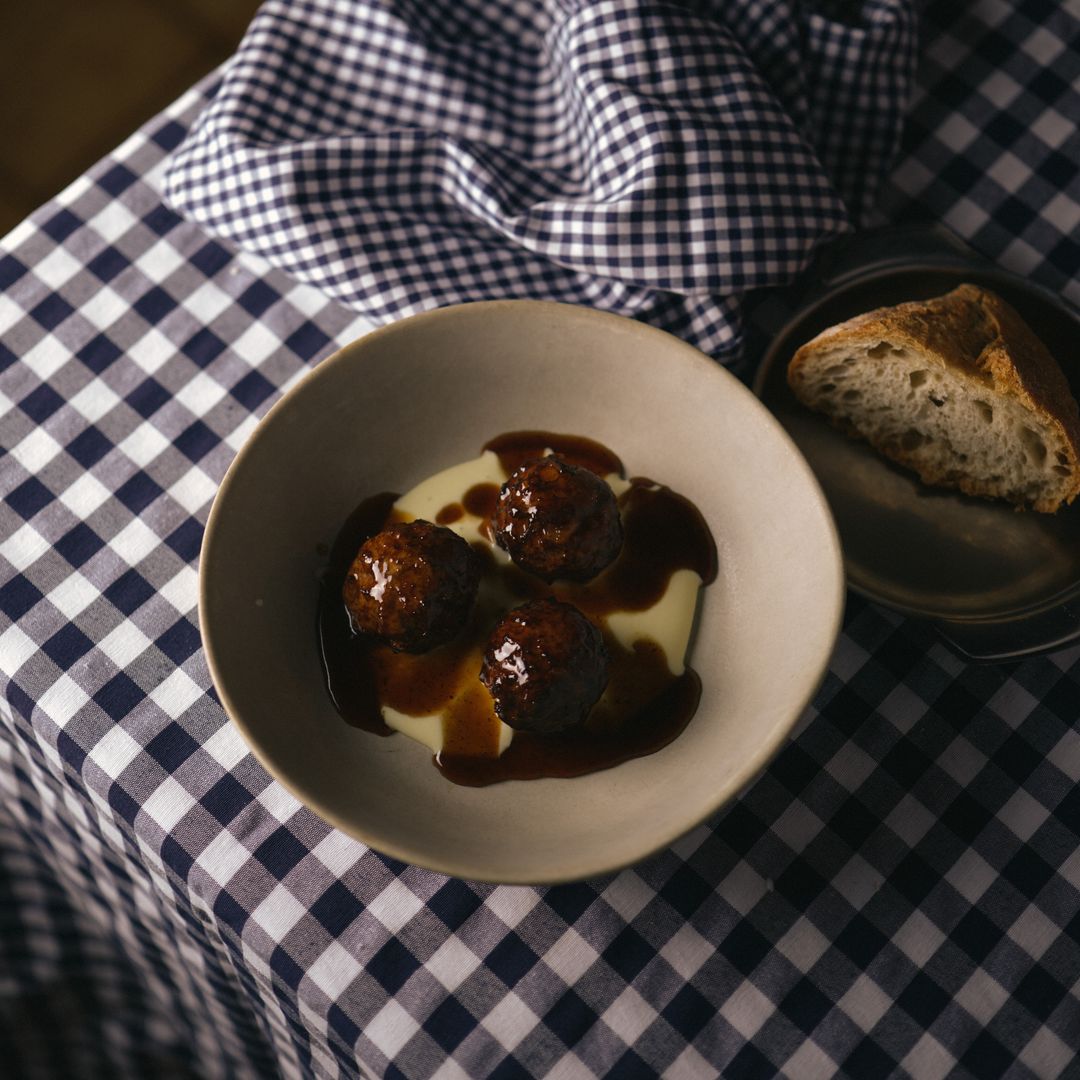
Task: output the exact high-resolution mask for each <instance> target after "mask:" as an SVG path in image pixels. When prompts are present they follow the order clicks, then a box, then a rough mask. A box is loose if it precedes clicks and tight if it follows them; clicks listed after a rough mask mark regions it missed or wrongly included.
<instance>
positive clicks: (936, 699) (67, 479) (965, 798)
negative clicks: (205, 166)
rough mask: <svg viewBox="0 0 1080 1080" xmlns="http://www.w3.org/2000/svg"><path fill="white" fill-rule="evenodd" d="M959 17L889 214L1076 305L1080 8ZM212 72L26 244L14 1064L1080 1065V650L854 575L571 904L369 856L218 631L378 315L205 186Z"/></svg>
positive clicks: (807, 1069) (3, 392)
mask: <svg viewBox="0 0 1080 1080" xmlns="http://www.w3.org/2000/svg"><path fill="white" fill-rule="evenodd" d="M955 8H956V9H959V8H963V9H964V12H963V13H962V14H958V13H957V11H956V10H954V6H953V5H946V4H944V3H931V4H929V5H928V6H927V7H926V9H925V11H924V14H923V43H922V51H921V55H922V61H921V68H920V75H919V80H918V90H917V93H916V96H915V99H914V101H913V102H912V104H911V109H910V116H909V120H908V124H907V130H906V134H905V137H904V143H903V148H902V153H901V155H900V158H899V160H898V163H897V165H896V168H895V170H894V171H893V174H892V176H891V178H890V180H889V182H888V184H887V185H886V189H885V191H884V193H883V195H882V198H881V199H880V201H879V205H878V212H877V218H878V219H879V220H881V221H896V222H905V221H927V220H929V221H938V222H942V223H944V224H946V225H947V226H948V227H950V228H951V229H952V230H954V231H955V232H956V233H957V234H959V235H960V236H962V237H963V238H964V239H966V240H967V241H968V242H969V243H970V244H971V245H972V246H973V247H974V248H975V249H976V250H977V251H979V252H981V253H982V254H984V255H986V256H987V257H989V258H991V259H993V260H995V261H996V262H998V263H999V264H1001V265H1002V266H1005V267H1007V268H1009V269H1012V270H1015V271H1017V272H1020V273H1022V274H1026V275H1029V276H1030V277H1031V278H1033V279H1034V280H1037V281H1039V282H1041V283H1042V284H1044V285H1046V286H1048V287H1050V288H1052V289H1055V290H1058V291H1059V292H1061V293H1062V295H1064V296H1066V297H1068V298H1069V299H1071V300H1072V301H1074V302H1078V303H1080V172H1078V166H1077V162H1078V161H1080V129H1078V125H1077V121H1078V119H1080V11H1078V10H1077V8H1076V6H1075V5H1074V4H1069V3H1066V4H1064V5H1062V4H1057V3H1051V2H1049V0H1024V2H1022V3H1017V4H1006V3H1004V2H1001V0H978V2H977V3H973V4H970V5H955ZM213 90H214V83H213V81H212V80H211V81H210V82H207V83H205V84H203V85H200V86H199V87H196V88H195V89H194V90H193V91H191V92H190V93H189V94H187V95H186V96H185V97H184V98H182V99H181V100H180V101H178V102H177V103H176V104H175V105H174V106H173V107H172V108H170V109H169V110H167V111H166V112H165V113H164V114H162V115H161V116H159V117H157V118H156V119H155V120H153V121H152V122H151V123H149V124H148V125H146V126H145V127H144V128H143V129H141V130H140V131H138V132H137V133H136V134H134V135H133V136H132V137H131V138H130V139H129V140H128V141H127V142H125V143H124V144H123V145H122V146H121V147H119V148H118V149H117V150H116V152H115V153H113V154H112V155H110V156H109V157H108V158H107V159H106V160H104V161H102V162H101V163H100V164H99V165H97V166H96V167H95V168H93V169H92V170H90V171H89V172H88V173H87V174H86V175H85V176H83V177H81V178H80V179H79V180H78V181H76V182H75V183H74V184H73V185H72V186H71V187H69V188H68V189H67V190H65V191H64V192H62V193H61V194H60V195H58V196H57V197H56V198H55V199H54V200H52V201H51V202H50V203H48V204H47V205H45V206H44V207H42V208H41V209H40V210H39V211H38V212H37V213H35V214H34V215H33V216H32V217H31V218H30V219H29V220H28V221H27V222H25V223H24V224H22V225H21V226H19V227H18V228H17V229H16V230H15V231H14V232H13V233H12V234H10V235H9V236H8V237H7V238H6V240H4V241H3V244H2V250H0V449H2V456H0V496H2V499H3V502H2V506H0V687H2V689H3V695H2V697H0V792H2V798H0V1024H2V1029H0V1030H2V1031H3V1045H4V1047H5V1052H6V1057H5V1066H6V1068H7V1070H8V1072H7V1074H8V1075H12V1076H16V1077H21V1076H34V1075H44V1076H65V1077H77V1076H125V1077H131V1076H154V1077H161V1076H165V1077H174V1076H175V1077H195V1076H198V1077H246V1076H252V1077H266V1076H274V1075H281V1076H343V1077H354V1076H357V1075H360V1076H365V1077H367V1076H388V1077H428V1076H440V1077H451V1076H459V1077H460V1076H470V1077H476V1076H491V1077H502V1078H507V1077H514V1076H531V1075H553V1076H559V1077H585V1076H594V1075H611V1076H617V1077H639V1076H640V1077H645V1076H654V1075H659V1074H663V1075H665V1076H669V1077H678V1078H693V1077H701V1076H709V1075H716V1074H719V1073H721V1072H722V1073H723V1074H724V1075H725V1076H731V1077H751V1076H753V1077H760V1076H774V1075H781V1076H788V1077H796V1078H800V1080H801V1078H806V1077H816V1076H832V1075H838V1074H839V1075H845V1076H853V1077H862V1076H884V1075H897V1076H913V1077H917V1078H919V1080H924V1078H933V1077H944V1076H974V1077H989V1076H995V1077H996V1076H1010V1077H1030V1076H1037V1077H1051V1076H1061V1075H1074V1076H1075V1075H1080V1059H1078V1056H1077V1048H1078V1047H1080V983H1078V972H1080V850H1078V848H1080V787H1078V785H1077V781H1078V780H1080V731H1078V726H1077V719H1078V715H1080V648H1076V647H1073V648H1069V649H1065V650H1062V651H1060V652H1057V653H1056V654H1053V655H1049V656H1045V657H1042V658H1038V659H1030V660H1027V661H1025V662H1022V663H1016V664H1013V665H1007V666H1006V665H998V666H992V665H971V664H965V663H964V662H962V661H961V660H960V659H959V658H958V657H957V656H956V655H954V654H953V653H951V652H950V651H949V649H948V648H947V647H946V646H945V645H944V644H943V643H942V642H940V641H939V640H937V639H936V638H935V637H934V636H933V635H932V634H931V633H930V632H929V631H928V630H927V629H926V628H924V627H922V626H920V625H919V624H917V623H915V622H911V621H907V620H905V619H903V618H901V617H900V616H898V615H895V614H893V613H890V612H888V611H885V610H882V609H879V608H877V607H874V606H873V605H871V604H868V603H866V602H864V601H861V600H859V599H858V598H857V597H855V596H851V597H849V602H848V610H847V615H846V619H845V623H844V627H843V632H842V634H841V637H840V639H839V642H838V644H837V647H836V651H835V654H834V656H833V658H832V661H831V663H830V665H829V670H828V673H827V676H826V678H825V681H824V683H823V685H822V687H821V689H820V691H819V692H818V694H817V696H816V697H815V699H814V701H813V703H812V706H811V707H810V708H809V709H808V710H807V712H806V714H805V716H804V717H803V718H802V720H801V722H800V724H799V726H798V729H797V730H796V732H795V733H794V735H793V737H792V738H791V740H790V741H789V743H788V744H787V745H786V746H785V747H784V749H783V751H782V752H781V753H780V755H779V756H778V757H777V758H776V760H775V761H774V762H773V763H772V765H771V766H770V767H769V769H768V770H767V772H766V773H765V774H764V775H763V776H762V777H761V778H760V779H759V780H758V781H757V782H756V783H755V784H754V785H753V786H752V787H751V788H750V789H749V790H748V791H746V792H745V793H744V794H743V796H742V797H741V798H739V799H738V800H737V801H736V802H735V803H734V804H733V805H731V806H730V807H729V808H728V809H727V810H726V811H725V812H723V813H722V814H720V815H719V816H717V817H716V818H714V819H713V820H710V821H708V822H706V823H704V824H703V825H701V826H700V827H698V828H697V829H695V830H694V831H692V832H691V833H690V834H689V835H687V836H685V837H684V838H683V839H681V840H680V841H679V842H678V843H677V844H675V845H674V846H673V847H672V848H671V849H670V850H668V851H666V852H664V853H662V854H660V855H658V856H655V857H653V858H651V859H649V860H648V861H646V862H645V863H643V864H641V865H640V866H637V867H635V868H633V869H630V870H627V871H624V872H622V873H619V874H616V875H612V876H608V877H605V878H602V879H596V880H590V881H585V882H580V883H577V884H570V885H563V886H558V887H553V888H546V889H534V888H510V887H491V886H484V885H479V884H476V883H470V882H465V881H458V880H454V879H448V878H445V877H441V876H439V875H435V874H431V873H428V872H425V871H422V870H419V869H417V868H415V867H410V866H406V865H403V864H401V863H398V862H395V861H394V860H392V859H388V858H385V857H383V856H381V855H379V854H378V853H376V852H373V851H370V850H368V849H366V848H365V847H364V846H363V845H361V844H360V843H358V842H356V841H353V840H351V839H349V838H348V837H346V836H344V835H343V834H341V833H339V832H337V831H335V830H334V829H332V828H330V827H329V826H328V825H327V824H325V823H324V822H322V821H321V820H320V819H318V818H317V817H316V816H315V815H314V814H312V813H311V812H309V811H308V810H306V809H305V808H304V807H303V806H301V805H300V804H298V803H297V802H296V801H295V800H294V799H293V798H292V797H291V796H290V795H289V794H288V793H286V792H285V791H284V790H283V789H282V788H281V787H280V786H279V785H278V784H277V783H276V782H274V781H272V780H271V779H270V778H269V776H268V775H267V774H266V773H265V772H264V771H263V770H262V769H261V767H260V766H259V765H258V764H257V763H256V762H255V761H254V759H253V758H252V756H251V755H250V753H249V752H248V751H247V748H246V746H245V744H244V742H243V741H242V739H241V738H240V736H239V734H238V733H237V732H236V730H235V729H234V728H233V727H232V725H231V724H230V723H228V722H227V721H226V719H225V717H224V715H223V712H222V710H221V708H220V705H219V703H218V701H217V699H216V698H215V695H214V692H213V689H212V687H211V683H210V679H209V676H208V673H207V669H206V664H205V662H204V659H203V656H202V653H201V650H200V642H199V634H198V629H197V615H196V581H197V556H198V550H199V543H200V540H201V535H202V528H203V524H204V523H205V520H206V516H207V512H208V509H209V506H210V503H211V501H212V499H213V496H214V492H215V490H216V486H217V484H218V482H219V481H220V479H221V477H222V475H223V474H224V471H225V469H226V467H227V466H228V463H229V461H230V460H231V458H232V457H233V455H234V454H235V452H236V450H237V449H238V447H239V446H240V445H241V444H242V443H243V441H244V439H245V438H246V437H247V436H248V435H249V434H250V432H251V430H252V428H253V427H254V425H255V423H256V422H257V418H258V417H259V416H260V415H262V414H263V413H264V412H265V411H266V409H267V408H268V407H269V406H270V404H271V403H272V402H273V401H274V400H276V398H277V397H278V396H279V395H280V394H281V392H283V391H284V390H286V389H287V388H288V387H289V386H290V385H292V384H293V383H294V382H295V381H296V380H297V379H299V378H301V377H302V376H303V375H304V373H305V372H306V371H307V370H308V369H309V368H310V366H311V365H312V364H314V363H316V362H318V361H319V360H320V359H321V358H323V357H324V356H326V355H327V354H328V353H330V352H331V351H333V350H334V349H335V348H336V347H338V346H340V345H342V344H344V343H345V342H347V341H349V340H351V339H353V338H355V337H357V336H359V335H360V334H362V333H363V332H364V331H365V330H366V329H367V328H368V324H367V323H366V322H365V320H364V319H363V318H360V317H358V316H357V315H356V314H355V313H353V312H351V311H349V310H347V309H345V308H344V307H342V306H340V305H338V304H336V303H334V302H332V301H330V300H328V299H327V298H326V297H324V296H323V295H322V294H320V293H319V292H317V291H316V290H315V289H314V288H312V287H310V286H306V285H301V284H297V283H296V282H295V281H293V280H291V279H289V278H288V277H286V276H285V275H283V274H282V273H280V272H277V271H275V270H273V269H272V268H270V267H269V266H268V265H266V264H264V263H262V262H261V261H260V260H259V259H257V258H254V257H252V256H250V255H239V254H237V253H235V252H233V251H231V250H229V249H228V248H227V247H226V246H225V245H223V244H222V243H220V242H218V241H216V240H213V239H211V238H210V237H208V236H207V235H206V234H204V233H203V232H201V231H200V230H199V229H198V228H196V227H195V226H194V225H192V224H190V223H188V222H186V221H184V220H182V219H181V218H179V217H178V216H177V215H176V214H175V213H173V212H172V211H170V210H169V209H168V208H167V207H166V206H165V205H164V203H163V201H162V197H161V180H162V175H163V169H164V167H165V162H166V160H167V155H168V154H169V153H170V151H172V150H173V149H174V148H175V147H176V146H177V145H178V144H179V142H180V141H181V139H182V137H183V135H184V132H185V131H186V130H187V128H188V127H189V125H190V124H191V122H192V120H193V118H194V117H195V116H196V115H197V114H198V112H199V111H200V110H201V109H202V108H203V107H204V105H205V103H206V101H207V99H208V96H209V95H212V93H213Z"/></svg>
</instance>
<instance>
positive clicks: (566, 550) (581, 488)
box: [492, 454, 622, 581]
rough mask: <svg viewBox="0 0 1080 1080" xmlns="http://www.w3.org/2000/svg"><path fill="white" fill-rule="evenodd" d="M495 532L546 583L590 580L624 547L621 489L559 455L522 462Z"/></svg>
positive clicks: (498, 507)
mask: <svg viewBox="0 0 1080 1080" xmlns="http://www.w3.org/2000/svg"><path fill="white" fill-rule="evenodd" d="M492 533H493V535H494V537H495V541H496V543H497V544H498V545H499V547H501V548H503V549H504V550H506V551H507V552H508V553H509V555H510V558H511V559H513V560H514V562H515V563H516V564H517V565H518V566H520V567H521V568H522V569H523V570H527V571H528V572H529V573H530V574H535V575H536V576H537V577H540V578H543V579H544V580H545V581H555V580H556V579H562V580H565V581H589V580H590V579H591V578H594V577H595V576H596V575H597V574H599V573H600V571H601V570H603V569H604V567H605V566H607V565H608V564H609V563H611V562H613V561H614V559H615V557H616V556H617V555H618V554H619V549H620V548H621V547H622V522H621V521H620V520H619V507H618V504H617V503H616V502H615V493H614V492H613V491H612V490H611V488H610V487H609V486H608V485H607V484H606V483H605V482H604V481H603V480H602V479H601V478H600V477H599V476H597V475H596V473H593V472H590V471H589V470H588V469H584V468H582V467H581V466H580V465H574V464H572V463H571V462H569V461H566V460H564V459H563V458H561V457H559V456H558V455H557V454H551V455H549V456H548V457H545V458H540V459H539V460H537V461H532V462H528V463H526V464H525V465H522V466H521V468H519V469H517V470H516V471H515V472H514V473H513V475H512V476H511V477H510V479H509V480H507V481H506V483H505V484H503V486H502V490H501V491H500V492H499V498H498V502H497V503H496V504H495V514H494V516H493V518H492Z"/></svg>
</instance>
